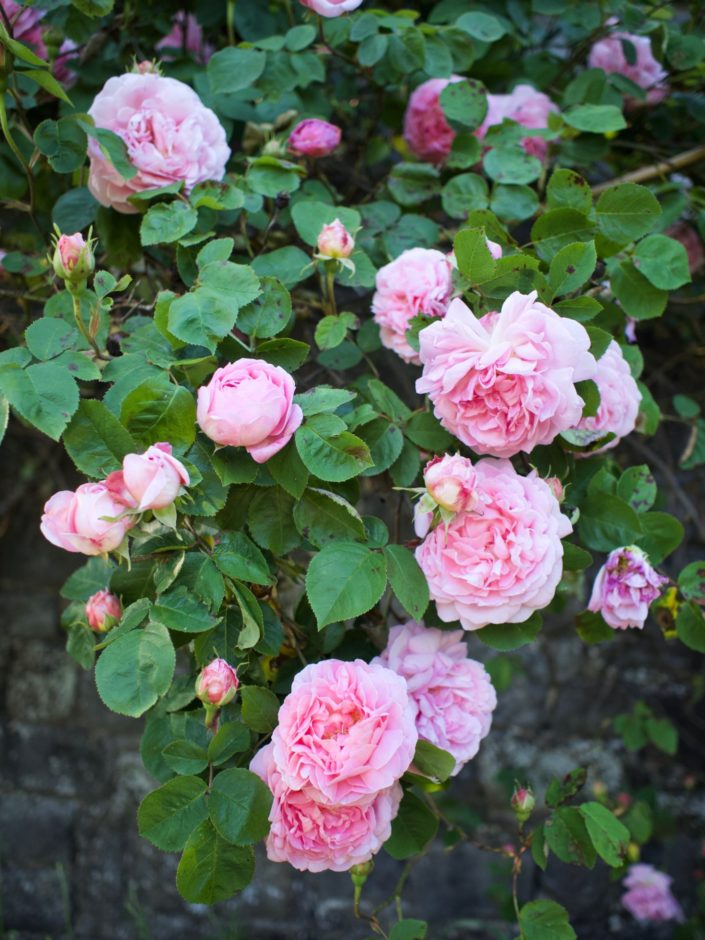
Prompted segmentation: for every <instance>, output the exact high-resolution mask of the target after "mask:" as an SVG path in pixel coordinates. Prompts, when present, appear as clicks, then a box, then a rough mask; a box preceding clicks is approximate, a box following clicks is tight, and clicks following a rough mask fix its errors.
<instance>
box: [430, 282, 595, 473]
mask: <svg viewBox="0 0 705 940" xmlns="http://www.w3.org/2000/svg"><path fill="white" fill-rule="evenodd" d="M536 296H537V295H536V291H532V293H530V294H520V293H519V292H518V291H515V292H514V293H513V294H510V296H509V297H508V298H507V299H506V300H505V301H504V303H503V305H502V310H501V312H499V313H487V314H485V315H484V316H483V317H480V319H476V318H475V316H474V315H473V313H472V311H471V310H470V309H469V308H468V307H467V306H466V305H465V304H464V303H463V301H462V300H460V299H457V300H454V301H453V302H452V303H451V304H450V306H449V307H448V312H447V313H446V315H445V317H444V318H443V319H442V320H439V321H438V322H437V323H432V324H431V325H430V326H427V327H426V328H425V329H423V330H422V331H421V333H420V334H419V343H420V358H421V362H422V364H423V367H424V368H423V375H422V376H421V378H420V379H418V380H417V382H416V391H417V392H425V393H426V394H428V396H429V398H430V399H431V401H432V402H433V406H434V412H435V414H436V417H437V418H438V419H439V420H440V422H441V424H442V425H443V426H444V427H445V428H447V429H448V430H449V431H450V432H451V433H452V434H454V435H455V436H456V437H458V438H459V439H460V440H461V441H462V442H463V443H464V444H467V446H468V447H471V448H472V449H473V450H475V451H477V453H479V454H492V455H493V456H495V457H511V456H513V455H514V454H517V453H519V451H525V452H527V453H528V452H529V451H531V450H533V448H534V447H536V446H537V445H539V444H550V443H551V441H552V440H553V439H554V438H555V437H556V436H557V435H558V434H560V433H561V431H565V430H567V429H568V428H571V427H573V426H574V425H575V424H577V422H578V421H579V420H580V418H581V416H582V410H583V404H584V403H583V400H582V398H581V397H580V396H579V395H578V393H577V392H576V391H575V382H580V381H582V380H583V379H590V378H592V377H593V375H594V373H595V360H594V358H593V356H592V355H591V354H590V352H589V347H590V338H589V336H588V334H587V332H586V331H585V328H584V327H583V326H582V325H581V324H580V323H576V322H575V320H571V319H568V318H564V317H560V316H558V314H557V313H555V312H554V311H553V310H551V309H550V308H549V307H546V306H545V305H544V304H542V303H539V302H538V301H537V300H536Z"/></svg>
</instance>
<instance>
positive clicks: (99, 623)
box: [86, 591, 122, 633]
mask: <svg viewBox="0 0 705 940" xmlns="http://www.w3.org/2000/svg"><path fill="white" fill-rule="evenodd" d="M86 617H87V619H88V626H89V627H90V628H91V630H95V631H96V633H104V632H105V631H106V630H107V629H108V628H109V627H110V626H112V625H113V624H116V623H117V622H118V620H119V619H120V617H122V604H121V603H120V598H118V597H116V596H115V595H114V594H111V593H110V591H97V592H96V593H95V594H92V595H91V596H90V597H89V598H88V600H87V601H86Z"/></svg>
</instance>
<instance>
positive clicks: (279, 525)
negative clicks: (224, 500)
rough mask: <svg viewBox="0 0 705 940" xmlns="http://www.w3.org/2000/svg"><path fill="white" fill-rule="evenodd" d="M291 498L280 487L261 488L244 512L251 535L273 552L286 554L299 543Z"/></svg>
mask: <svg viewBox="0 0 705 940" xmlns="http://www.w3.org/2000/svg"><path fill="white" fill-rule="evenodd" d="M293 509H294V498H293V496H290V495H289V494H288V493H287V492H286V490H283V489H282V488H281V487H280V486H275V487H267V488H263V489H261V490H260V491H259V492H258V493H256V494H255V495H254V497H253V498H252V501H251V502H250V506H249V510H248V513H247V524H248V526H249V529H250V532H251V533H252V537H253V538H254V539H255V541H256V542H258V543H259V544H260V545H261V546H262V547H263V548H267V549H269V551H270V552H272V554H273V555H286V553H287V552H290V551H291V550H292V549H293V548H295V547H296V546H297V545H298V544H299V533H298V531H297V529H296V526H295V525H294V519H293Z"/></svg>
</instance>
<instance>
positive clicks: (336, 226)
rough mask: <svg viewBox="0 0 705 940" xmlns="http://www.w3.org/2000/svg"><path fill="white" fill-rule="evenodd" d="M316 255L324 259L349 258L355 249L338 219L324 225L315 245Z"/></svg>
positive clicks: (347, 232) (350, 236) (351, 239)
mask: <svg viewBox="0 0 705 940" xmlns="http://www.w3.org/2000/svg"><path fill="white" fill-rule="evenodd" d="M316 247H317V249H318V254H319V255H322V256H323V257H325V258H349V257H350V255H351V254H352V253H353V249H354V248H355V239H354V238H353V237H352V235H351V234H350V232H349V231H348V230H347V229H346V228H345V226H344V225H343V223H342V222H341V221H340V219H333V221H332V222H330V223H329V224H328V225H324V226H323V228H322V229H321V231H320V232H319V234H318V241H317V243H316Z"/></svg>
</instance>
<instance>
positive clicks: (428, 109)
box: [404, 75, 463, 164]
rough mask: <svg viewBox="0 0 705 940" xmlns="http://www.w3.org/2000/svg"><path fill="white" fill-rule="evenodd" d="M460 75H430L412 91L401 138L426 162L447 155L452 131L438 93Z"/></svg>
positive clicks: (452, 136) (461, 78)
mask: <svg viewBox="0 0 705 940" xmlns="http://www.w3.org/2000/svg"><path fill="white" fill-rule="evenodd" d="M462 80H463V77H462V75H451V76H450V78H429V80H428V81H426V82H423V83H422V84H421V85H419V86H418V87H417V88H415V89H414V91H413V92H412V93H411V96H410V98H409V103H408V104H407V106H406V113H405V115H404V140H405V141H406V142H407V144H408V145H409V149H410V150H411V151H412V153H414V154H416V156H417V157H419V158H420V159H421V160H425V161H426V162H427V163H435V164H438V163H444V162H445V161H446V160H447V159H448V155H449V154H450V151H451V148H452V146H453V141H454V140H455V131H454V130H453V128H452V127H451V126H450V124H449V123H448V121H446V117H445V114H444V113H443V108H442V107H441V102H440V95H441V92H442V91H443V89H444V88H446V87H447V86H448V85H450V84H451V83H452V82H462Z"/></svg>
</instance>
